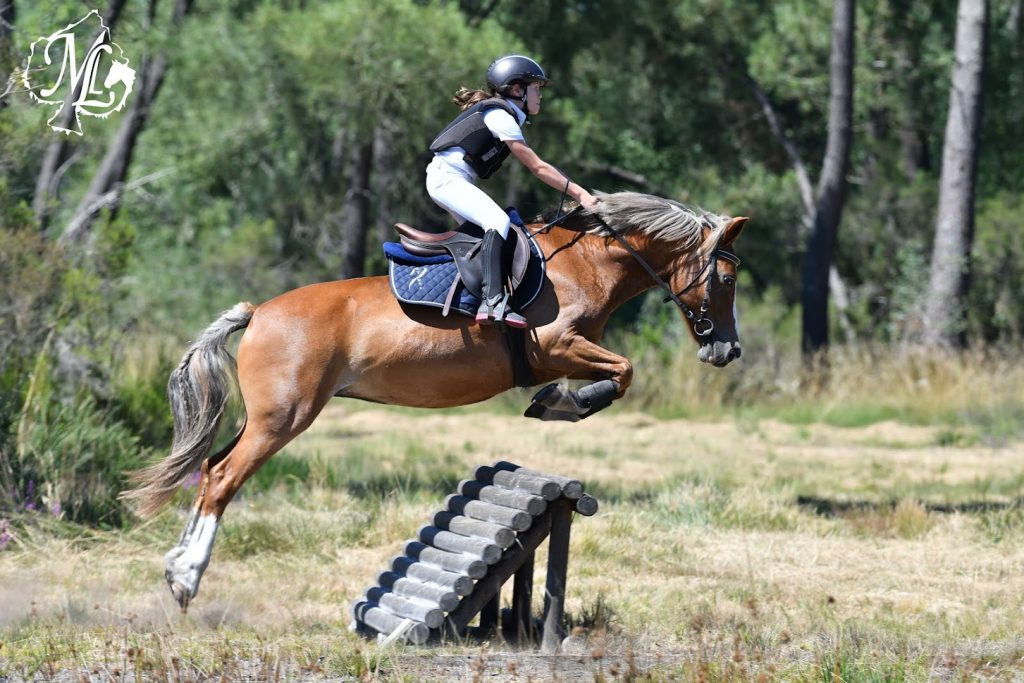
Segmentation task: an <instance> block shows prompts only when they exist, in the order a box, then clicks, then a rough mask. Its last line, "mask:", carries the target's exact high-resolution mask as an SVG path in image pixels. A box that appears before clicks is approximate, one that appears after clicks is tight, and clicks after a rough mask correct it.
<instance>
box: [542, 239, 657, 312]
mask: <svg viewBox="0 0 1024 683" xmlns="http://www.w3.org/2000/svg"><path fill="white" fill-rule="evenodd" d="M544 237H545V238H546V239H544V240H543V241H542V242H541V246H542V248H543V249H544V253H545V254H547V256H548V259H549V264H548V268H549V269H551V268H554V269H556V270H565V271H572V272H573V273H575V274H576V278H575V279H576V280H577V282H578V284H579V285H581V286H582V287H583V288H584V289H585V290H586V292H587V297H588V299H590V300H591V301H593V302H594V303H595V304H596V305H598V306H601V307H602V308H606V309H607V311H608V313H609V314H610V313H611V312H612V311H614V310H616V309H617V308H619V307H620V306H622V305H623V304H625V303H626V302H627V301H629V300H630V299H632V298H633V297H635V296H637V295H639V294H642V293H643V292H645V291H647V290H649V289H651V288H652V287H654V286H655V284H656V283H655V281H654V279H653V278H652V277H651V276H650V275H649V274H648V273H647V271H646V270H645V269H644V267H643V266H642V265H640V263H639V262H638V261H637V259H636V257H634V256H633V255H632V254H630V252H629V251H628V250H627V249H625V248H624V247H623V246H622V245H621V244H619V243H618V242H617V241H615V240H614V239H609V238H606V237H599V236H597V235H591V234H588V233H585V232H581V231H577V230H568V229H562V228H557V227H556V228H555V229H552V230H551V232H549V233H548V234H547V235H545V236H544ZM624 238H625V239H626V241H627V242H628V243H629V244H630V246H631V247H633V249H634V250H635V251H636V252H638V254H639V255H640V257H641V258H643V259H644V260H645V261H646V262H647V263H648V264H649V265H650V266H651V267H652V268H653V269H654V270H655V272H657V273H659V274H661V273H663V271H665V270H666V269H667V268H668V266H669V264H670V263H671V262H672V260H673V257H672V255H671V254H670V253H668V250H665V249H654V248H652V244H651V240H650V238H648V237H646V236H644V235H637V234H630V235H626V236H624ZM595 271H596V273H597V277H593V276H592V275H593V274H594V273H595ZM662 277H663V278H665V279H667V274H663V275H662Z"/></svg>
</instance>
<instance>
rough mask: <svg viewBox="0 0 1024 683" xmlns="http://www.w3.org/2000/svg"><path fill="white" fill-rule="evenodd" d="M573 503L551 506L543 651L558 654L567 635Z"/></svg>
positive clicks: (559, 503) (556, 503) (562, 501)
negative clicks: (564, 622)
mask: <svg viewBox="0 0 1024 683" xmlns="http://www.w3.org/2000/svg"><path fill="white" fill-rule="evenodd" d="M572 510H573V508H572V503H571V501H568V500H566V499H561V500H556V501H555V502H554V503H552V505H551V536H550V538H549V539H548V579H547V584H546V585H545V592H544V639H543V641H542V644H541V651H542V652H543V653H544V654H557V653H558V651H559V649H560V648H561V645H562V639H563V638H564V637H565V633H564V632H563V630H562V616H563V614H564V612H565V580H566V574H567V573H568V572H567V570H568V567H569V526H570V525H571V524H572Z"/></svg>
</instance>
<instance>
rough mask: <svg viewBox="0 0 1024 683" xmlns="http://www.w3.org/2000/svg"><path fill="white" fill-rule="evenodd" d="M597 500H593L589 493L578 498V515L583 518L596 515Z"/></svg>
mask: <svg viewBox="0 0 1024 683" xmlns="http://www.w3.org/2000/svg"><path fill="white" fill-rule="evenodd" d="M597 507H598V505H597V498H594V497H593V496H592V495H590V494H589V493H584V494H583V495H582V496H580V498H579V500H577V501H576V512H578V513H580V514H581V515H583V516H584V517H591V516H593V515H595V514H597Z"/></svg>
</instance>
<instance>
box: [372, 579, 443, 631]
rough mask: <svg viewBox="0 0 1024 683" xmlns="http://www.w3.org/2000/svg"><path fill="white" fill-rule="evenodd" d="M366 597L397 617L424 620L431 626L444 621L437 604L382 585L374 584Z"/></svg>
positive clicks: (437, 625)
mask: <svg viewBox="0 0 1024 683" xmlns="http://www.w3.org/2000/svg"><path fill="white" fill-rule="evenodd" d="M366 599H367V600H368V601H369V602H375V603H377V604H378V605H380V606H381V607H382V608H384V609H386V610H387V611H389V612H391V613H392V614H394V615H395V616H397V617H403V618H405V619H412V620H413V621H422V622H423V623H424V624H426V625H427V626H428V627H429V628H438V627H440V626H441V624H442V622H443V621H444V613H443V612H442V611H441V608H440V607H438V606H437V605H436V604H431V603H428V602H420V601H419V600H414V599H410V598H403V597H402V596H401V595H395V594H394V593H392V592H391V591H389V590H387V589H386V588H381V587H380V586H374V587H373V588H371V589H370V590H368V591H366Z"/></svg>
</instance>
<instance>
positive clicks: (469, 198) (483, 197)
mask: <svg viewBox="0 0 1024 683" xmlns="http://www.w3.org/2000/svg"><path fill="white" fill-rule="evenodd" d="M427 194H429V195H430V198H431V199H433V200H434V202H435V203H436V204H437V205H438V206H440V207H441V208H442V209H444V210H445V211H447V212H448V213H450V214H451V215H452V218H454V219H455V221H456V222H457V223H459V224H460V225H461V224H462V223H465V222H466V221H470V222H471V223H476V224H477V225H479V226H480V227H481V228H483V229H484V230H497V231H498V233H499V234H500V235H501V236H502V238H505V237H508V231H509V218H508V214H507V213H505V212H504V211H503V210H502V209H501V207H500V206H498V205H497V204H496V203H495V202H494V200H493V199H491V198H490V197H489V196H487V193H486V192H484V191H483V190H481V189H480V188H479V187H477V186H476V185H474V184H473V183H471V182H470V181H468V180H467V179H466V178H465V177H464V176H463V175H462V174H461V173H459V172H458V171H456V170H454V169H452V168H451V167H450V166H448V164H446V163H445V162H444V161H443V160H441V159H439V158H438V157H434V160H433V161H431V162H430V165H428V166H427Z"/></svg>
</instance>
